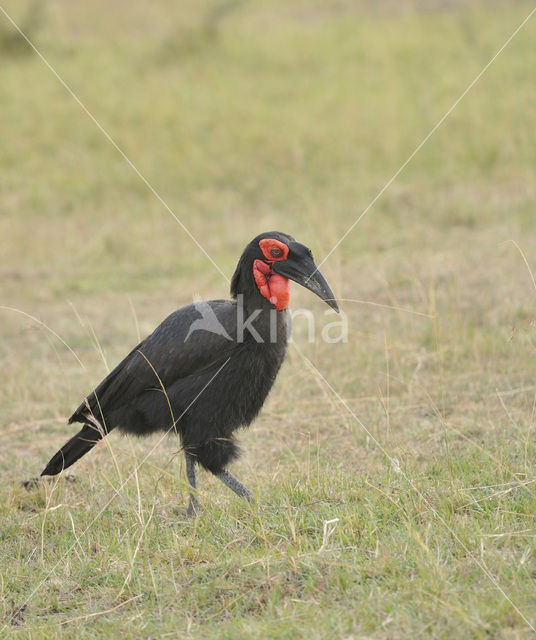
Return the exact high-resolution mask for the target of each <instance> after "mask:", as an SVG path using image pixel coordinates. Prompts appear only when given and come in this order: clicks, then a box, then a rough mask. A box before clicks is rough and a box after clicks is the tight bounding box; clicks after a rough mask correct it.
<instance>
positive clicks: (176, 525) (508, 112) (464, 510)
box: [0, 0, 536, 640]
mask: <svg viewBox="0 0 536 640" xmlns="http://www.w3.org/2000/svg"><path fill="white" fill-rule="evenodd" d="M531 5H532V3H531V2H523V1H518V2H517V1H512V2H509V3H500V2H493V1H490V0H488V1H485V2H484V1H483V2H461V1H459V2H440V1H439V0H436V1H432V0H429V1H425V0H422V1H420V2H414V3H406V2H394V1H392V2H387V1H386V2H382V3H371V2H364V1H361V2H359V1H356V2H350V1H347V0H341V1H338V2H314V1H309V2H305V1H300V0H296V1H293V2H291V3H289V2H283V1H282V0H277V1H273V2H260V1H259V2H256V1H255V2H254V1H250V2H242V3H239V2H237V3H234V4H233V3H228V4H226V5H225V6H224V7H223V8H224V10H223V11H220V10H219V9H221V7H222V6H223V5H217V0H211V2H208V0H207V1H205V2H181V3H180V5H179V6H178V5H177V3H175V2H171V0H160V1H159V2H153V3H143V4H136V3H130V2H126V0H121V1H119V2H114V3H108V2H103V1H101V0H99V1H98V2H85V3H81V2H76V3H70V2H66V1H65V0H53V1H51V2H48V3H46V5H45V7H46V8H45V9H44V10H43V11H41V12H38V13H36V11H37V4H36V5H31V4H28V3H23V2H20V1H19V0H6V1H5V2H4V3H3V4H2V6H3V7H4V8H5V9H6V11H8V12H9V13H10V14H11V15H12V16H13V17H14V18H15V19H16V20H19V21H21V23H23V24H24V26H25V28H27V29H28V32H29V35H30V36H31V38H32V39H33V40H34V41H35V43H36V45H37V46H38V47H39V49H40V50H41V51H42V52H43V54H44V55H45V56H46V57H47V59H48V60H49V62H50V64H51V65H52V66H53V67H54V68H55V69H56V70H57V71H58V73H59V74H60V75H61V76H62V77H63V78H64V79H65V81H66V82H67V83H68V84H69V85H70V86H71V87H72V89H73V90H74V91H75V92H76V93H77V94H78V95H79V97H80V98H81V100H82V101H83V102H84V104H85V105H86V106H87V108H88V109H89V110H90V111H91V112H92V113H93V114H94V115H95V117H96V118H97V119H98V120H99V122H100V123H101V124H102V126H103V127H104V128H105V129H106V130H107V131H108V132H109V133H110V135H111V136H112V137H113V138H114V140H116V141H117V143H118V144H119V145H120V146H121V148H122V149H124V151H125V152H126V153H127V154H128V156H129V158H131V159H132V161H133V162H134V163H135V165H136V166H137V167H138V168H139V170H140V171H141V172H142V173H143V174H144V175H145V176H146V178H147V179H148V180H149V182H150V183H151V184H152V185H153V186H154V188H155V189H156V190H157V191H158V193H159V194H161V196H162V197H163V198H164V199H165V201H166V202H167V203H168V204H169V206H170V207H171V208H172V209H173V211H174V212H175V213H176V215H177V216H178V217H179V218H180V219H181V220H182V221H183V222H184V223H185V224H186V225H187V227H188V228H189V229H190V230H191V232H192V233H193V234H194V235H195V236H196V237H197V238H198V239H199V240H200V242H201V243H202V245H203V246H204V248H205V249H206V250H207V251H208V252H209V253H210V255H211V256H212V257H213V259H214V260H215V262H216V263H217V264H218V265H219V266H220V267H221V269H222V270H223V271H224V272H225V273H226V274H228V275H230V274H231V273H232V270H233V268H234V264H235V261H236V259H237V256H238V254H239V252H240V250H241V249H242V247H243V246H244V245H245V244H246V243H247V242H248V241H249V240H250V239H251V237H253V236H254V235H255V234H257V233H258V232H260V231H264V230H267V229H272V228H276V229H281V230H283V231H287V232H289V233H291V234H293V235H294V236H296V237H297V238H298V239H300V240H301V241H303V242H305V243H307V244H309V245H310V246H311V248H312V249H313V251H314V253H315V255H316V256H317V258H319V259H321V258H322V257H323V256H324V255H326V254H327V253H328V251H329V250H330V249H331V247H332V246H333V245H334V244H335V242H336V241H337V239H338V238H339V237H340V236H341V235H342V234H343V232H344V231H345V230H346V229H347V228H348V227H349V226H350V224H352V222H353V221H354V220H355V219H356V218H357V216H358V215H359V214H360V213H361V211H362V210H363V209H364V208H365V207H366V206H367V205H368V203H369V202H370V201H371V199H372V198H373V197H374V196H375V195H376V194H377V193H378V191H379V190H380V189H381V188H382V187H383V186H384V184H385V183H386V182H387V180H388V179H389V178H390V177H391V175H393V173H394V172H395V171H396V170H397V169H398V168H399V166H400V165H401V164H402V163H403V162H404V161H405V160H406V158H407V157H408V155H409V154H410V153H411V152H412V151H413V149H414V148H415V147H416V145H417V144H418V143H419V142H420V141H421V140H422V139H423V138H424V136H425V135H426V134H427V133H428V132H429V131H430V129H431V128H432V127H433V126H434V124H435V123H436V122H437V121H438V120H439V118H440V117H441V116H442V115H443V113H444V112H445V111H446V110H447V109H448V108H449V107H450V106H451V104H452V103H453V102H454V100H455V99H456V98H457V97H458V96H459V95H460V94H461V92H462V91H463V90H464V89H465V88H466V86H467V85H468V84H469V83H470V82H471V81H472V80H473V78H474V77H475V76H476V75H477V74H478V73H479V71H480V70H481V69H482V67H483V66H484V65H485V64H486V62H487V61H488V60H489V59H490V58H491V56H492V55H493V54H494V53H495V52H496V51H497V50H498V49H499V47H500V46H501V45H502V44H503V43H504V42H505V41H506V39H507V38H508V37H509V36H510V35H511V33H512V32H513V31H514V29H515V28H516V27H517V26H518V25H519V24H520V23H521V21H522V20H523V19H524V18H525V16H527V15H528V13H529V11H530V10H531V9H532V6H531ZM31 16H34V18H33V19H32V18H31ZM535 38H536V17H535V18H533V19H532V20H531V21H529V22H528V24H527V25H526V26H525V27H524V28H523V30H522V31H521V32H520V33H519V34H518V35H517V37H516V38H515V39H514V40H513V41H512V43H511V44H510V45H509V46H508V48H507V49H506V50H505V51H504V52H503V53H502V54H501V55H500V56H499V57H498V59H497V60H496V61H495V62H494V64H493V65H492V66H491V68H490V69H489V70H488V72H487V73H486V74H485V75H484V77H483V78H482V79H481V80H480V82H479V83H478V84H477V85H476V86H475V87H474V88H473V89H472V91H471V92H470V93H469V94H468V95H467V96H466V97H465V98H464V99H463V100H462V101H461V102H460V104H459V105H458V106H457V107H456V109H455V110H454V111H453V113H452V114H451V115H450V117H449V118H448V119H447V121H446V122H445V123H444V124H443V125H442V127H441V128H440V129H439V130H438V131H437V132H436V133H435V135H434V136H433V137H432V138H431V139H430V140H429V141H428V142H427V143H426V145H425V146H424V147H423V148H422V149H421V150H420V151H419V153H418V154H417V155H416V156H415V158H414V159H413V160H412V161H411V162H410V163H409V165H408V166H407V167H406V169H405V170H404V171H403V173H402V174H401V175H400V176H399V177H398V178H397V180H396V181H395V182H394V184H393V185H392V186H391V187H390V188H389V189H388V190H387V191H386V192H385V194H384V195H383V196H382V197H381V198H380V199H379V200H378V201H377V203H376V204H375V205H374V207H373V208H372V209H371V210H370V211H369V212H368V214H367V215H366V216H365V217H364V218H363V219H362V220H361V221H360V222H359V224H358V225H357V226H356V228H355V230H354V231H353V232H352V233H351V234H350V235H349V236H348V237H347V238H346V239H345V241H344V242H343V243H342V244H341V246H340V247H339V248H338V249H337V250H336V251H335V252H334V253H333V254H332V255H331V256H330V257H329V260H328V261H327V262H326V263H325V265H324V266H323V271H324V273H325V274H326V276H327V277H328V280H329V281H330V283H331V284H332V286H333V289H334V290H335V291H336V292H337V293H338V295H339V296H340V297H341V298H345V299H347V301H346V302H344V303H343V307H344V309H345V311H346V313H347V314H348V318H349V322H350V336H349V341H348V343H347V344H334V345H329V344H324V343H323V342H322V341H321V340H317V342H316V343H315V344H309V343H308V342H307V339H306V338H307V336H306V327H305V325H304V324H303V322H301V321H299V320H297V321H296V327H295V345H296V347H298V349H299V350H298V349H296V348H294V347H293V348H291V349H290V351H289V354H288V358H287V361H286V363H285V365H284V367H283V370H282V372H281V374H280V376H279V378H278V381H277V383H276V386H275V388H274V390H273V392H272V394H271V396H270V398H269V400H268V402H267V404H266V406H265V408H264V411H263V413H262V414H261V416H260V418H259V419H258V420H257V421H256V423H255V425H254V426H253V427H252V428H251V429H250V430H249V431H248V432H247V433H244V434H243V435H242V437H241V441H242V445H243V447H244V449H245V454H244V456H243V458H242V459H241V461H240V462H239V463H237V464H236V465H235V466H234V471H235V472H236V474H237V475H238V476H239V477H240V478H241V479H243V480H244V481H245V482H246V484H248V485H249V486H250V487H251V488H252V489H253V490H254V491H255V493H256V495H257V498H258V501H257V503H256V504H255V505H253V506H249V505H246V504H243V503H241V502H240V501H239V500H238V499H236V498H235V497H234V496H233V495H232V494H231V493H230V492H229V491H227V490H226V489H225V488H224V487H223V486H221V485H220V484H218V483H217V482H214V481H213V480H212V479H211V478H209V477H207V475H206V474H203V476H202V477H201V489H200V499H201V501H202V506H203V511H202V514H201V515H200V517H199V518H197V519H196V520H194V521H188V520H186V519H185V517H184V507H185V503H186V492H185V479H184V475H183V474H184V470H183V468H182V461H181V458H180V455H177V456H175V454H176V453H177V451H178V445H177V443H176V442H175V441H173V440H171V439H170V440H164V442H162V443H160V444H158V446H156V448H155V449H154V451H153V452H152V453H151V454H150V456H149V457H148V458H147V459H146V460H145V461H144V462H143V464H141V466H140V468H139V470H138V471H137V472H136V473H133V472H134V470H135V469H136V466H137V465H138V464H140V463H141V462H142V461H143V460H144V459H145V457H146V456H147V454H148V453H149V452H150V451H151V449H152V448H153V447H155V445H157V442H158V438H153V439H149V440H144V441H135V440H132V441H129V440H128V439H121V438H119V437H116V436H115V435H113V436H111V437H110V439H109V442H107V443H106V444H105V445H104V446H102V447H99V449H98V450H96V451H93V452H92V453H91V454H90V455H88V456H87V458H85V459H83V460H82V461H81V462H80V463H79V464H78V465H77V466H76V467H74V468H73V473H74V474H75V478H74V481H72V482H69V481H68V480H66V479H65V478H63V479H62V478H60V479H59V480H58V481H57V482H53V483H50V484H47V485H45V486H43V487H41V488H40V489H38V490H35V491H33V492H31V493H28V492H26V491H24V490H23V489H21V488H20V486H19V484H18V483H19V481H20V480H21V479H25V478H28V477H31V476H34V475H36V474H37V473H38V472H39V471H40V470H41V468H42V467H43V465H44V463H45V462H46V461H47V460H48V459H49V457H50V456H51V454H52V453H54V452H55V451H56V449H57V448H58V446H59V445H61V444H63V442H64V441H65V440H66V439H67V437H68V436H69V435H70V434H71V432H72V429H70V428H68V427H67V426H66V425H65V418H66V417H67V416H68V415H70V412H71V411H72V410H73V409H74V408H75V407H76V406H77V405H78V403H79V401H80V399H81V398H82V397H83V396H84V395H85V394H86V393H87V392H88V391H89V390H90V389H91V388H92V385H94V384H95V383H96V382H98V381H99V380H100V378H101V377H102V376H103V375H104V374H105V372H106V369H107V366H113V365H114V364H115V363H116V362H117V361H118V360H119V359H120V358H121V357H122V356H123V355H124V354H125V353H126V352H127V351H128V350H129V349H130V348H131V347H132V346H133V345H134V344H135V343H136V341H137V339H138V335H140V334H141V335H146V334H147V333H148V332H149V331H150V330H152V328H153V327H154V326H155V325H156V324H157V323H158V322H159V321H160V320H161V319H162V318H163V317H164V316H165V315H166V314H167V313H168V312H170V311H171V310H173V309H174V308H176V307H177V306H180V305H182V304H185V303H187V302H189V301H191V299H192V295H193V294H195V293H199V294H202V295H203V297H205V298H208V297H222V296H223V295H225V294H226V292H227V288H228V285H227V283H226V282H225V280H224V278H223V277H222V276H221V274H220V273H219V272H218V271H217V270H216V269H215V268H214V267H213V265H212V264H211V263H210V262H209V261H208V260H207V259H206V257H205V256H204V255H203V254H202V253H201V252H200V251H199V249H198V248H197V247H196V246H195V245H194V244H193V243H192V241H191V240H190V239H189V238H188V237H187V236H186V235H185V233H184V232H183V231H182V229H181V228H180V226H179V225H178V224H177V222H176V221H175V220H174V219H173V217H172V216H171V215H170V214H169V212H168V211H166V209H165V208H164V207H163V205H162V203H161V202H159V201H158V199H157V198H156V197H155V196H154V194H152V193H151V192H150V191H149V190H148V189H147V187H146V186H145V185H144V184H143V182H142V181H141V180H140V178H139V177H138V176H137V175H136V173H135V172H134V171H133V169H132V167H130V166H129V165H128V164H127V163H126V162H125V161H124V159H123V158H122V157H121V156H120V154H118V152H117V151H116V150H115V149H114V148H113V147H112V146H111V145H110V143H109V141H107V140H106V139H105V137H104V136H103V135H102V132H100V131H99V129H98V128H97V127H96V125H95V124H94V122H92V121H91V120H90V119H89V118H88V116H87V115H86V114H85V113H84V112H83V111H82V109H81V108H80V106H79V105H78V104H77V103H76V102H75V101H74V100H73V98H72V97H71V96H70V95H69V94H68V93H67V92H66V90H65V88H64V87H62V86H61V84H60V83H59V82H58V80H57V79H56V78H55V77H54V75H53V74H52V73H51V71H50V70H49V69H47V68H46V67H45V65H44V64H43V63H42V62H41V61H40V60H39V59H38V58H37V57H36V56H35V55H32V54H31V52H29V51H28V50H27V48H26V46H25V45H24V43H23V42H22V41H20V39H18V38H17V37H16V35H15V34H14V33H13V30H12V29H11V27H10V25H9V22H8V21H7V19H6V18H5V17H3V16H1V15H0V55H1V66H0V104H1V105H2V124H1V128H2V144H1V145H0V181H1V185H2V189H1V193H0V211H1V214H0V256H1V259H0V295H1V298H0V304H1V305H2V307H3V308H2V309H0V331H1V334H0V335H1V341H0V357H1V362H2V366H1V372H0V423H1V425H2V448H1V451H0V471H1V479H0V486H1V493H0V538H1V545H0V574H1V580H0V624H1V625H2V627H1V628H2V630H1V631H0V637H14V638H17V637H28V638H51V637H54V638H77V639H78V638H95V637H98V638H115V637H117V636H118V633H119V632H120V633H121V637H123V638H125V640H126V639H130V638H132V639H135V638H136V639H137V638H165V637H170V638H171V637H182V638H190V637H191V638H198V639H201V638H215V637H218V638H246V637H247V638H259V639H260V638H301V637H304V638H305V637H307V638H319V639H320V638H332V637H333V638H386V639H387V638H389V639H396V638H409V637H411V638H417V637H422V638H464V639H465V638H508V639H511V638H528V637H529V636H530V635H531V629H530V624H532V625H534V626H536V591H535V588H534V578H535V576H536V555H535V554H536V549H535V541H536V529H535V527H534V524H535V518H536V501H535V499H534V498H535V492H536V485H535V480H536V466H535V462H534V453H535V443H534V434H533V431H534V423H535V406H536V395H535V391H536V384H535V380H536V358H535V351H534V347H535V344H534V341H535V339H536V338H535V335H534V326H535V321H536V314H535V312H534V302H535V300H536V290H535V285H534V281H533V279H532V277H531V271H530V265H532V266H533V267H534V268H535V269H536V244H535V242H534V234H535V232H536V217H535V214H534V207H535V200H536V185H535V182H534V166H535V164H536V146H535V145H534V131H535V130H536V111H535V110H534V108H533V106H534V103H535V100H536V85H535V83H534V77H535V67H536V50H535V48H534V41H535ZM525 260H526V262H525ZM359 301H360V302H359ZM367 303H373V304H367ZM378 304H379V305H384V306H377V305H378ZM5 307H10V308H12V309H18V310H20V311H14V310H12V309H11V310H10V309H6V308H5ZM293 307H294V308H297V307H306V308H310V309H312V310H313V311H314V313H315V316H316V319H317V337H318V338H319V337H320V331H321V328H322V326H324V325H325V324H326V323H328V322H330V321H332V318H331V317H330V316H326V315H324V309H325V307H324V306H323V305H322V303H321V302H320V301H317V299H315V298H313V296H312V295H310V294H309V293H308V292H306V291H303V290H302V291H299V290H298V288H297V287H294V288H293ZM393 307H397V308H402V309H404V310H397V309H393ZM23 312H24V313H26V314H30V315H31V316H33V317H34V318H36V319H37V320H39V322H38V321H37V320H33V319H31V318H30V317H28V316H27V315H23ZM419 314H420V315H419ZM45 325H46V326H45ZM46 327H48V328H49V329H50V330H49V329H47V328H46ZM51 330H52V331H54V332H55V333H56V334H58V335H59V336H61V338H62V340H63V341H64V342H65V343H67V344H68V345H69V347H70V349H72V351H71V350H70V349H68V348H67V347H66V346H65V344H64V343H63V342H61V341H60V340H58V339H57V337H55V336H54V335H53V334H52V333H51ZM73 352H74V353H73ZM300 352H301V353H302V354H303V355H305V356H306V357H307V358H308V359H310V361H311V362H312V363H313V364H314V367H315V368H316V369H311V367H310V365H309V364H308V363H307V361H306V360H304V359H303V358H302V356H301V355H300ZM75 356H76V357H75ZM81 365H83V366H81ZM320 374H321V376H324V377H325V379H326V380H327V381H328V382H329V385H332V387H333V389H335V390H336V393H337V394H340V398H342V400H343V401H344V403H345V404H346V407H345V406H344V404H343V403H342V402H341V400H340V399H339V398H338V397H337V395H335V394H334V393H333V391H331V390H330V388H329V386H328V385H326V383H325V382H324V381H323V380H322V378H321V376H320ZM347 408H348V409H350V410H351V411H352V412H354V414H355V416H356V417H357V419H355V418H354V417H353V416H352V415H351V413H350V412H349V411H348V409H347ZM359 421H361V423H362V424H360V422H359ZM364 427H366V430H368V433H367V431H366V430H365V428H364ZM378 443H379V444H380V445H381V447H379V446H378ZM382 448H383V451H382ZM385 453H386V454H387V456H386V455H385ZM330 521H331V523H330Z"/></svg>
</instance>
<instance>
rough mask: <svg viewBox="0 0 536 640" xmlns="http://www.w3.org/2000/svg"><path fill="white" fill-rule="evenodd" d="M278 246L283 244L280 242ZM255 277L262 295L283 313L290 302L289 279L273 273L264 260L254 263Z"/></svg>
mask: <svg viewBox="0 0 536 640" xmlns="http://www.w3.org/2000/svg"><path fill="white" fill-rule="evenodd" d="M261 242H264V240H261ZM270 242H277V240H271V241H270ZM278 244H282V243H281V242H279V243H278ZM283 246H286V245H283ZM263 253H264V251H263ZM287 255H288V247H287ZM273 259H274V258H272V260H273ZM281 259H282V258H279V260H281ZM253 277H254V278H255V284H256V285H257V287H258V288H259V291H260V292H261V294H262V295H263V296H264V297H265V298H266V299H267V300H269V301H270V302H271V303H272V304H273V305H274V307H275V308H276V309H277V310H278V311H282V310H283V309H286V308H287V307H288V303H289V300H290V282H289V280H288V278H285V277H284V276H282V275H279V273H275V272H274V271H272V269H271V268H270V265H268V264H266V262H263V261H262V260H255V262H254V263H253Z"/></svg>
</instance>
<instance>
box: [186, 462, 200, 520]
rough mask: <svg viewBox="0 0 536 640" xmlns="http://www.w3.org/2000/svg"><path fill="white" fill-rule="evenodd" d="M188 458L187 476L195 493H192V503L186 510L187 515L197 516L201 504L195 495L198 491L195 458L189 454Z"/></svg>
mask: <svg viewBox="0 0 536 640" xmlns="http://www.w3.org/2000/svg"><path fill="white" fill-rule="evenodd" d="M185 458H186V475H187V477H188V482H189V483H190V486H191V487H192V489H193V491H190V503H189V504H188V509H187V510H186V515H188V516H190V517H191V516H195V515H197V513H198V512H199V502H198V501H197V496H196V495H195V492H196V489H197V481H196V475H195V458H194V456H192V455H190V454H189V453H186V454H185Z"/></svg>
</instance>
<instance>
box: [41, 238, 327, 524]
mask: <svg viewBox="0 0 536 640" xmlns="http://www.w3.org/2000/svg"><path fill="white" fill-rule="evenodd" d="M289 279H290V280H294V281H295V282H298V283H299V284H301V285H303V286H304V287H307V288H308V289H310V290H311V291H313V292H314V293H316V294H317V295H318V296H320V297H321V298H322V299H323V300H325V301H326V302H327V303H328V304H329V305H330V307H332V308H333V309H335V310H336V311H338V306H337V303H336V301H335V299H334V297H333V293H332V291H331V289H330V288H329V285H328V283H327V282H326V280H325V279H324V277H323V276H322V274H321V273H320V272H319V271H318V269H317V268H316V266H315V263H314V261H313V256H312V254H311V251H310V250H309V249H308V248H307V247H306V246H304V245H303V244H300V243H299V242H296V241H295V240H294V239H293V238H292V237H291V236H289V235H286V234H284V233H280V232H276V231H272V232H269V233H263V234H261V235H259V236H257V237H256V238H254V239H253V240H252V241H251V242H250V243H249V244H248V246H247V247H246V248H245V250H244V252H243V254H242V256H241V258H240V260H239V262H238V265H237V267H236V271H235V273H234V275H233V278H232V281H231V295H232V297H233V299H232V300H211V301H209V302H198V303H194V304H191V305H188V306H186V307H182V308H181V309H178V310H177V311H175V312H174V313H172V314H171V315H170V316H168V317H167V318H166V319H165V320H164V322H162V324H161V325H160V326H159V327H157V328H156V329H155V330H154V331H153V333H151V335H150V336H148V337H147V338H145V340H143V341H142V342H140V344H139V345H137V346H136V347H135V348H134V349H133V350H132V351H131V352H130V353H129V354H128V355H127V357H126V358H125V359H124V360H123V361H122V362H120V363H119V364H118V365H117V367H116V368H115V369H114V370H113V371H112V372H111V373H110V374H109V375H107V376H106V378H104V380H103V381H102V382H101V383H100V384H99V386H98V387H97V388H96V389H95V390H94V391H93V392H92V393H91V394H90V395H89V396H88V397H87V398H86V399H85V400H84V402H82V404H81V405H80V406H79V407H78V409H77V410H76V411H75V412H74V413H73V415H72V416H71V418H70V419H69V423H73V422H79V423H82V424H83V425H84V426H83V427H82V429H81V430H80V431H79V432H78V433H77V434H76V435H75V436H74V437H73V438H71V439H70V440H69V441H68V442H67V443H66V444H64V445H63V447H62V448H61V449H60V450H59V451H58V452H57V453H56V455H55V456H54V457H53V458H52V460H50V462H49V463H48V464H47V466H46V467H45V469H44V470H43V472H42V474H41V475H42V476H51V475H56V474H57V473H59V472H60V471H62V470H63V469H66V468H67V467H70V466H71V465H72V464H73V463H74V462H76V461H77V460H78V459H79V458H80V457H82V456H83V455H84V454H85V453H87V452H88V451H89V450H90V449H92V448H93V447H94V446H95V444H96V443H97V442H98V441H99V440H101V439H102V438H103V437H104V436H105V435H107V434H108V433H109V432H110V431H111V430H112V429H115V428H116V427H117V428H118V429H119V430H120V431H123V432H126V433H133V434H135V435H139V436H141V435H146V434H149V433H153V432H155V431H165V432H170V431H175V432H176V433H177V434H178V435H179V436H180V439H181V443H182V448H183V450H184V453H185V457H186V472H187V476H188V481H189V483H190V485H191V492H190V503H189V506H188V514H189V515H193V514H195V513H196V512H197V510H198V502H197V498H196V495H195V491H196V464H200V465H201V466H202V467H204V468H205V469H207V470H208V471H211V472H212V473H213V474H214V475H215V476H217V477H218V478H219V479H220V480H221V481H222V482H223V483H224V484H226V485H227V486H228V487H229V488H230V489H232V490H233V491H234V492H235V493H237V494H238V495H239V496H242V497H245V498H248V499H250V498H251V494H250V492H249V491H248V489H247V488H246V487H245V486H244V485H243V484H242V483H241V482H240V481H239V480H237V479H236V478H235V477H234V476H233V475H232V474H231V473H230V472H229V471H228V470H227V465H228V464H229V463H230V462H231V461H232V460H233V459H235V458H236V457H237V456H238V448H237V446H236V444H235V441H234V438H233V433H234V431H235V430H236V429H237V428H239V427H244V426H247V425H249V424H250V423H251V421H252V420H253V419H254V418H255V416H256V415H257V414H258V412H259V411H260V409H261V407H262V405H263V403H264V401H265V399H266V396H267V395H268V392H269V391H270V388H271V387H272V384H273V383H274V380H275V378H276V376H277V373H278V371H279V367H280V366H281V363H282V361H283V358H284V356H285V350H286V345H287V330H288V318H287V316H288V313H287V305H288V302H289V297H290V283H289Z"/></svg>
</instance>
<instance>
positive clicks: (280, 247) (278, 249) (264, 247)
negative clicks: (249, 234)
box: [259, 238, 288, 262]
mask: <svg viewBox="0 0 536 640" xmlns="http://www.w3.org/2000/svg"><path fill="white" fill-rule="evenodd" d="M259 247H260V248H261V251H262V253H263V254H264V257H265V258H266V260H267V261H268V262H275V261H276V260H286V259H287V256H288V247H287V245H286V244H285V243H284V242H279V240H275V239H274V238H264V240H260V242H259Z"/></svg>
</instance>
